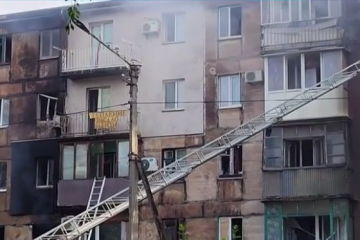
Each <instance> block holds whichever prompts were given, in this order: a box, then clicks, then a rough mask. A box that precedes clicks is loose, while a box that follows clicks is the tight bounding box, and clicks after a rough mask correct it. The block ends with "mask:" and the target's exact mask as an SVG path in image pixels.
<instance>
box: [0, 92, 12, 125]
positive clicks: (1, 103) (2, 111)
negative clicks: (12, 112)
mask: <svg viewBox="0 0 360 240" xmlns="http://www.w3.org/2000/svg"><path fill="white" fill-rule="evenodd" d="M9 108H10V100H9V99H0V127H7V126H8V125H9Z"/></svg>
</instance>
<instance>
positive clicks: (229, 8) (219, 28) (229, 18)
mask: <svg viewBox="0 0 360 240" xmlns="http://www.w3.org/2000/svg"><path fill="white" fill-rule="evenodd" d="M237 7H239V8H241V12H242V10H243V8H242V5H241V4H236V5H230V6H222V7H219V8H218V13H217V18H218V21H217V25H218V39H219V40H227V39H237V38H242V36H243V29H242V28H243V16H242V15H241V23H240V25H241V26H240V30H241V34H240V35H234V36H231V9H232V8H237ZM225 8H226V9H227V11H228V19H227V28H228V31H229V34H228V36H226V37H221V34H220V32H221V24H220V19H221V17H220V11H221V9H225Z"/></svg>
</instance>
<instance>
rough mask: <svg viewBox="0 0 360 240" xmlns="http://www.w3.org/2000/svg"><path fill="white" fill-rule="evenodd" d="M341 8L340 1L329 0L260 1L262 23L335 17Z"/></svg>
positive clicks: (339, 13) (338, 14)
mask: <svg viewBox="0 0 360 240" xmlns="http://www.w3.org/2000/svg"><path fill="white" fill-rule="evenodd" d="M341 8H342V6H341V3H340V2H339V3H331V1H330V0H303V1H290V0H269V1H261V15H262V23H263V24H268V23H284V22H289V21H293V22H294V21H305V20H312V19H319V18H328V17H337V16H340V15H341ZM330 14H331V15H330Z"/></svg>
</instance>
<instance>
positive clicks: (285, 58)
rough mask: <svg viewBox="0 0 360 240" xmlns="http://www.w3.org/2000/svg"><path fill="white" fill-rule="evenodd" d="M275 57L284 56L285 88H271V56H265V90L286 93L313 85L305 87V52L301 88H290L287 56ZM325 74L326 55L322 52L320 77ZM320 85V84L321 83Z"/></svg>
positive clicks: (302, 57) (302, 60) (302, 59)
mask: <svg viewBox="0 0 360 240" xmlns="http://www.w3.org/2000/svg"><path fill="white" fill-rule="evenodd" d="M274 57H282V59H283V60H282V63H283V77H282V79H283V89H282V90H269V84H270V83H269V58H271V57H265V60H264V70H265V90H266V92H267V93H285V92H297V91H301V90H305V89H308V88H311V87H313V86H311V87H305V54H304V53H301V88H297V89H288V64H287V56H286V55H283V56H274ZM322 76H324V57H323V53H322V52H320V79H321V81H322V80H323V77H322ZM319 86H320V85H319Z"/></svg>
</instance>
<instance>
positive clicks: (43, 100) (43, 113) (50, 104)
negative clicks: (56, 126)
mask: <svg viewBox="0 0 360 240" xmlns="http://www.w3.org/2000/svg"><path fill="white" fill-rule="evenodd" d="M57 101H58V98H57V97H53V96H50V95H45V94H39V104H38V109H39V110H38V112H39V115H40V116H39V120H40V121H52V120H53V119H54V116H55V115H56V111H57Z"/></svg>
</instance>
